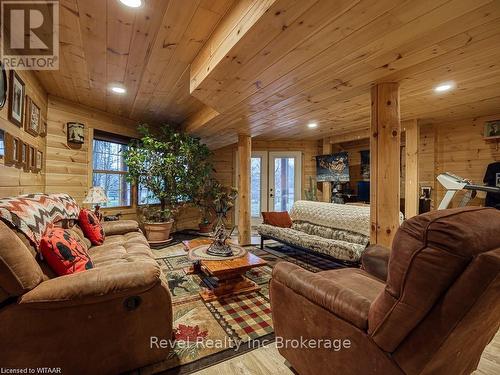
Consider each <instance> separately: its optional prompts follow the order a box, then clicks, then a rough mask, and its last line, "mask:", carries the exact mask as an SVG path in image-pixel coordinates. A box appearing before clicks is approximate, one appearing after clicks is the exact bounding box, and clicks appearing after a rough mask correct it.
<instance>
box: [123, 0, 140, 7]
mask: <svg viewBox="0 0 500 375" xmlns="http://www.w3.org/2000/svg"><path fill="white" fill-rule="evenodd" d="M120 3H122V4H123V5H126V6H128V7H131V8H139V7H140V6H141V5H142V0H120Z"/></svg>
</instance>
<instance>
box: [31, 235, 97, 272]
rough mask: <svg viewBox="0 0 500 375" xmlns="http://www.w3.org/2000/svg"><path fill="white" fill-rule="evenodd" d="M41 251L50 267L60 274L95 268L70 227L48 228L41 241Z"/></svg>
mask: <svg viewBox="0 0 500 375" xmlns="http://www.w3.org/2000/svg"><path fill="white" fill-rule="evenodd" d="M40 251H41V252H42V256H43V258H44V259H45V260H46V262H47V263H48V265H49V266H50V268H51V269H52V270H53V271H54V272H55V273H56V274H57V275H59V276H63V275H69V274H72V273H76V272H81V271H85V270H88V269H91V268H94V264H93V263H92V260H91V259H90V257H89V255H88V254H87V252H86V251H85V248H84V247H83V246H82V244H80V243H79V242H78V241H77V240H76V239H75V238H74V237H72V236H71V232H70V231H69V230H68V229H63V228H52V229H48V231H47V232H46V234H45V235H44V236H43V237H42V239H41V241H40Z"/></svg>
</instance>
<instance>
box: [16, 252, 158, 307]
mask: <svg viewBox="0 0 500 375" xmlns="http://www.w3.org/2000/svg"><path fill="white" fill-rule="evenodd" d="M159 282H160V267H159V266H158V265H157V264H155V263H153V262H130V263H118V264H113V265H110V266H107V267H102V268H93V269H90V270H87V271H83V272H78V273H74V274H71V275H66V276H60V277H56V278H53V279H50V280H47V281H44V282H42V283H40V284H39V285H38V286H36V287H35V288H33V289H32V290H30V291H29V292H27V293H25V294H24V295H23V296H22V297H21V298H20V299H19V303H20V304H36V303H47V302H63V301H74V302H75V303H80V304H83V303H92V302H97V301H103V300H108V299H112V298H116V297H117V296H120V295H127V294H133V293H141V292H143V291H146V290H148V289H150V288H152V287H154V286H155V285H156V284H157V283H159Z"/></svg>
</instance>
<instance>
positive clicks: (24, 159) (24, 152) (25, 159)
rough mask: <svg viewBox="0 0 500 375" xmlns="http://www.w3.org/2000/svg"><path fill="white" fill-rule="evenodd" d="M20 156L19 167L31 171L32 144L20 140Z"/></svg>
mask: <svg viewBox="0 0 500 375" xmlns="http://www.w3.org/2000/svg"><path fill="white" fill-rule="evenodd" d="M19 144H20V147H19V157H18V160H19V162H18V165H19V168H22V169H24V170H25V171H26V172H27V171H29V156H30V154H29V150H30V146H29V145H28V144H27V143H26V142H22V141H19Z"/></svg>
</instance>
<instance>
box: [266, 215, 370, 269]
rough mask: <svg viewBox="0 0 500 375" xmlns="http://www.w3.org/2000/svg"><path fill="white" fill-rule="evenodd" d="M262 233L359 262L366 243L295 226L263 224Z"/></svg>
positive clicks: (335, 256) (292, 243) (288, 242)
mask: <svg viewBox="0 0 500 375" xmlns="http://www.w3.org/2000/svg"><path fill="white" fill-rule="evenodd" d="M257 230H258V232H259V234H260V235H263V236H267V237H271V238H274V239H276V240H279V241H282V242H285V243H287V244H289V245H292V246H297V247H300V248H303V249H308V250H312V251H315V252H317V253H323V254H326V255H329V256H331V257H334V258H336V259H340V260H347V261H351V262H357V261H359V259H360V258H361V254H363V251H364V250H365V248H366V246H365V245H359V244H356V243H351V242H346V241H340V240H333V239H330V238H324V237H320V236H314V235H310V234H306V233H304V232H301V231H298V230H295V229H293V228H279V227H275V226H272V225H267V224H261V225H259V226H258V228H257Z"/></svg>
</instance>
